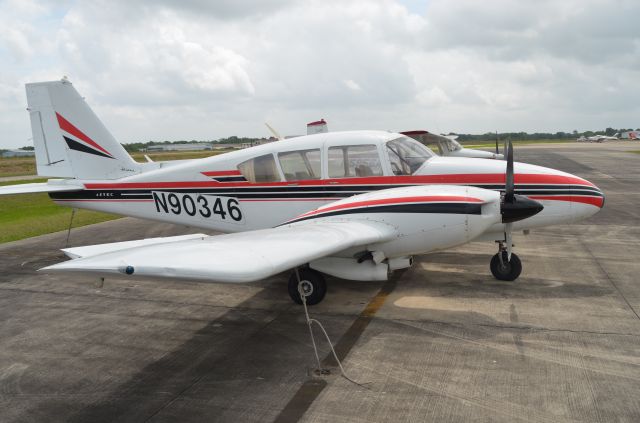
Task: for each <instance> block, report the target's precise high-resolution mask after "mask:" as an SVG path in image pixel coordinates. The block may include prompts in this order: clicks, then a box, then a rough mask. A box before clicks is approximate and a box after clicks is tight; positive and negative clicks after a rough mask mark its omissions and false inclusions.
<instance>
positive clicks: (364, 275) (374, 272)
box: [309, 257, 389, 281]
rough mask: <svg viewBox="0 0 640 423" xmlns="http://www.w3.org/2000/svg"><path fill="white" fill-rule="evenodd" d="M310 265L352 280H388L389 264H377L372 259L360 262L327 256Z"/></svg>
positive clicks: (319, 270)
mask: <svg viewBox="0 0 640 423" xmlns="http://www.w3.org/2000/svg"><path fill="white" fill-rule="evenodd" d="M309 267H311V268H312V269H314V270H317V271H318V272H322V273H326V274H327V275H331V276H335V277H336V278H341V279H347V280H351V281H386V280H387V278H388V277H389V266H388V265H387V264H386V263H379V264H376V263H375V262H374V261H372V260H365V261H363V262H362V263H358V260H357V259H353V258H344V257H325V258H321V259H318V260H315V261H312V262H311V263H309Z"/></svg>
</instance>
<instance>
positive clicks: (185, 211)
mask: <svg viewBox="0 0 640 423" xmlns="http://www.w3.org/2000/svg"><path fill="white" fill-rule="evenodd" d="M399 137H402V135H400V134H395V133H388V132H382V131H353V132H331V133H322V134H315V135H309V136H303V137H298V138H293V139H290V140H284V141H277V142H272V143H270V144H266V145H261V146H256V147H252V148H247V149H244V150H239V151H234V152H230V153H225V154H221V155H217V156H212V157H208V158H203V159H196V160H192V161H188V162H184V163H180V164H175V165H172V166H169V167H161V168H159V169H156V170H152V171H147V172H144V173H140V174H137V175H133V176H130V177H126V178H122V179H118V180H100V181H82V182H83V185H84V190H82V191H78V192H59V193H51V194H50V196H51V198H52V199H53V200H54V201H56V202H57V203H59V204H61V205H66V206H70V207H77V208H85V209H91V210H97V211H103V212H108V213H115V214H121V215H126V216H133V217H139V218H144V219H151V220H156V221H162V222H169V223H175V224H181V225H188V226H192V227H197V228H202V229H211V230H217V231H222V232H242V231H248V230H255V229H262V228H270V227H274V226H277V225H280V224H282V223H284V222H287V221H289V220H291V219H294V218H296V217H297V216H300V215H302V214H304V213H307V212H309V211H311V210H314V209H316V208H318V207H320V206H323V205H325V204H327V203H331V202H334V201H337V200H339V199H342V198H347V197H350V196H353V195H356V194H361V193H365V192H371V191H377V190H381V189H387V188H394V187H403V186H414V185H434V184H437V185H452V184H453V185H469V186H475V187H479V188H485V189H489V190H495V191H503V190H504V184H505V166H506V162H504V161H500V160H487V159H471V158H456V157H438V156H436V155H434V156H433V157H431V158H430V159H428V160H427V161H426V162H424V164H423V165H422V166H421V167H420V168H419V169H417V170H416V171H414V172H413V173H412V174H410V175H396V174H394V171H393V169H392V166H391V164H390V159H389V153H388V151H387V148H386V143H387V142H388V141H390V140H393V139H396V138H399ZM365 145H368V146H372V145H373V146H375V148H376V151H377V154H378V156H379V162H380V165H381V171H380V172H379V173H381V175H376V176H371V175H370V176H353V177H342V178H335V177H333V178H332V177H330V176H329V159H330V157H329V149H330V148H331V147H339V146H365ZM309 150H318V156H319V158H320V169H321V170H320V173H321V177H320V178H318V179H301V180H288V181H287V180H286V179H291V175H288V174H286V172H285V171H283V168H282V166H283V164H282V162H281V160H280V158H281V157H282V156H279V154H282V153H287V152H295V151H309ZM332 151H335V149H334V150H332ZM269 155H270V156H272V157H273V163H274V164H275V169H272V171H274V172H276V173H277V179H278V180H275V181H269V182H257V181H255V182H250V181H249V180H247V178H246V176H247V175H243V174H242V173H241V171H240V169H239V167H238V165H240V164H242V163H244V162H246V161H248V160H250V159H252V158H257V157H265V156H269ZM269 160H271V159H269ZM515 191H516V193H517V194H522V195H526V196H528V197H529V198H531V199H535V200H537V201H539V202H540V203H541V204H543V205H544V210H542V211H541V212H540V213H538V214H536V215H535V216H532V217H530V218H527V219H524V220H521V221H518V222H516V223H514V224H513V225H514V226H513V229H514V230H522V229H531V228H536V227H542V226H548V225H553V224H559V223H568V222H573V221H576V220H580V219H583V218H586V217H588V216H591V215H593V214H595V213H596V212H597V211H599V210H600V208H601V207H602V206H603V204H604V196H603V194H602V192H601V191H600V190H599V189H598V188H597V187H596V186H595V185H593V184H592V183H590V182H589V181H587V180H585V179H582V178H580V177H577V176H575V175H571V174H569V173H565V172H562V171H558V170H554V169H549V168H545V167H540V166H534V165H529V164H524V163H515ZM425 218H428V217H425ZM503 231H504V224H502V223H496V224H495V225H494V226H493V227H492V228H491V229H490V230H489V231H487V233H488V234H494V233H495V234H499V233H502V232H503Z"/></svg>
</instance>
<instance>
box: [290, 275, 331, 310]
mask: <svg viewBox="0 0 640 423" xmlns="http://www.w3.org/2000/svg"><path fill="white" fill-rule="evenodd" d="M298 275H300V282H299V283H300V288H301V291H302V293H303V294H304V296H305V299H306V302H307V305H315V304H318V303H319V302H320V301H322V300H323V299H324V296H325V294H326V293H327V283H326V282H325V280H324V276H322V273H320V272H316V271H315V270H313V269H299V270H298ZM288 289H289V296H290V297H291V299H292V300H293V302H295V303H296V304H302V298H300V291H299V290H298V276H297V275H296V272H295V271H294V272H291V276H290V277H289V286H288Z"/></svg>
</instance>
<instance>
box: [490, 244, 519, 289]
mask: <svg viewBox="0 0 640 423" xmlns="http://www.w3.org/2000/svg"><path fill="white" fill-rule="evenodd" d="M490 267H491V273H493V276H494V277H495V278H496V279H499V280H501V281H514V280H516V279H518V276H520V273H521V272H522V262H521V261H520V258H519V257H518V256H517V255H516V254H515V253H511V260H509V254H508V253H507V249H506V248H505V246H504V242H502V241H499V242H498V253H497V254H496V255H494V256H493V258H492V259H491V265H490Z"/></svg>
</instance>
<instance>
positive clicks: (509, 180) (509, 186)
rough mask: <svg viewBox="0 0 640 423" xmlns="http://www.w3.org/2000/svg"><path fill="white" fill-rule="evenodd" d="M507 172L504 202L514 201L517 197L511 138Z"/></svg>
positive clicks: (508, 148) (508, 149)
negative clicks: (515, 195)
mask: <svg viewBox="0 0 640 423" xmlns="http://www.w3.org/2000/svg"><path fill="white" fill-rule="evenodd" d="M506 153H507V174H506V176H505V187H504V202H505V203H512V202H513V201H514V199H515V197H514V194H515V189H514V185H513V144H512V143H511V140H509V144H508V145H507V151H506Z"/></svg>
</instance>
